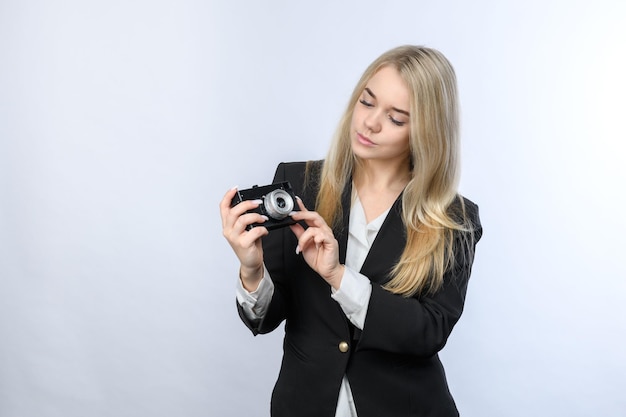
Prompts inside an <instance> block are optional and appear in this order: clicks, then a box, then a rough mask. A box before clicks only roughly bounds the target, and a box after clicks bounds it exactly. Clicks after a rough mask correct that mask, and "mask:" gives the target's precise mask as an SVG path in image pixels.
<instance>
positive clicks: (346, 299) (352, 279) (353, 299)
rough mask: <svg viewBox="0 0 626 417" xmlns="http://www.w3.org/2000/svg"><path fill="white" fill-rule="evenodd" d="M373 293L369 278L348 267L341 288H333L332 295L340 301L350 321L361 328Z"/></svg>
mask: <svg viewBox="0 0 626 417" xmlns="http://www.w3.org/2000/svg"><path fill="white" fill-rule="evenodd" d="M371 295H372V283H371V282H370V280H369V278H367V277H366V276H365V275H363V274H360V273H358V272H356V271H354V270H352V269H350V268H348V267H346V268H345V272H344V274H343V277H342V279H341V286H340V287H339V289H338V290H335V289H334V288H331V297H332V298H333V299H334V300H335V301H337V302H338V303H339V306H341V309H342V310H343V312H344V314H345V315H346V317H347V318H348V319H349V320H350V322H351V323H352V324H354V325H355V326H356V327H357V328H359V329H361V330H362V329H363V326H364V324H365V316H366V315H367V307H368V305H369V302H370V297H371Z"/></svg>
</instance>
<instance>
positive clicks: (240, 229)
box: [232, 213, 268, 235]
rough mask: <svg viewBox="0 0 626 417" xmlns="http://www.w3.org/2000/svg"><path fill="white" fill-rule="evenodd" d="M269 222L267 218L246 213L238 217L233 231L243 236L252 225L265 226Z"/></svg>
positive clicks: (257, 214)
mask: <svg viewBox="0 0 626 417" xmlns="http://www.w3.org/2000/svg"><path fill="white" fill-rule="evenodd" d="M267 220H268V217H267V216H264V215H262V214H259V213H245V214H242V215H241V216H239V217H237V219H236V220H235V223H233V226H232V230H233V232H234V233H235V234H238V235H239V234H242V233H244V232H246V231H247V228H248V226H250V225H251V224H255V223H256V224H263V223H265V222H266V221H267Z"/></svg>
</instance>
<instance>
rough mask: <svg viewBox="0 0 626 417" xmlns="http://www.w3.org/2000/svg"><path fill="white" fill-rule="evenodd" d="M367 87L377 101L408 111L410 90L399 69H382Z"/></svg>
mask: <svg viewBox="0 0 626 417" xmlns="http://www.w3.org/2000/svg"><path fill="white" fill-rule="evenodd" d="M365 86H366V88H369V89H370V90H371V91H372V93H374V95H375V96H376V99H377V100H379V101H384V102H387V103H388V104H390V105H393V106H395V107H400V108H403V109H407V110H408V107H409V99H410V94H409V88H408V86H407V84H406V83H405V82H404V80H403V79H402V77H401V76H400V73H399V72H398V70H397V69H395V68H393V67H390V66H385V67H382V68H381V69H379V70H378V71H376V73H375V74H374V75H373V76H372V78H370V79H369V81H368V82H367V83H366V84H365Z"/></svg>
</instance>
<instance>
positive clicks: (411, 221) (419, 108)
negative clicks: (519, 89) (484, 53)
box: [316, 45, 473, 297]
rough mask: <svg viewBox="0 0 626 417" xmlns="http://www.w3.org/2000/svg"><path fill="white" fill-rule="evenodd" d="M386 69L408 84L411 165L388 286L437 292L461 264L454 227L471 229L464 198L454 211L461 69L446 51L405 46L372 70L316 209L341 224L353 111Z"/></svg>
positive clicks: (338, 141) (341, 132)
mask: <svg viewBox="0 0 626 417" xmlns="http://www.w3.org/2000/svg"><path fill="white" fill-rule="evenodd" d="M383 67H392V68H395V69H396V70H397V71H398V73H399V74H400V76H401V77H402V79H403V80H404V81H405V83H406V85H407V86H408V88H409V92H410V107H409V113H410V115H411V116H410V134H409V144H410V152H411V155H410V157H411V168H412V170H411V179H410V181H409V183H408V185H407V186H406V188H405V190H404V192H403V194H402V219H403V222H404V225H405V227H406V238H407V239H406V245H405V248H404V251H403V253H402V255H401V257H400V259H399V261H398V262H397V264H396V265H395V266H394V268H393V270H392V271H390V273H391V280H390V281H389V282H388V283H387V284H386V285H385V288H386V289H387V290H389V291H391V292H393V293H396V294H401V295H404V296H407V297H408V296H413V295H415V294H425V293H433V292H435V291H436V290H437V289H439V288H440V287H441V285H442V283H443V275H444V272H445V271H446V270H447V269H448V268H449V267H451V266H452V264H453V263H454V260H455V259H454V257H455V253H454V252H455V251H454V250H453V249H454V248H453V244H454V238H455V233H454V232H455V231H469V230H470V229H471V226H470V225H469V224H468V221H467V220H466V219H465V214H464V211H465V210H464V206H463V199H462V198H460V197H459V199H460V202H461V213H450V212H449V211H450V210H449V207H450V205H451V204H452V202H453V200H454V199H455V198H457V184H458V174H459V117H458V104H457V92H456V76H455V73H454V69H453V68H452V65H450V63H449V62H448V60H447V59H446V58H445V57H444V56H443V55H442V54H441V53H440V52H439V51H436V50H434V49H430V48H425V47H420V46H411V45H407V46H400V47H397V48H394V49H391V50H390V51H387V52H385V53H384V54H383V55H381V56H380V57H378V59H376V60H375V61H374V62H373V63H372V64H370V66H369V67H368V68H367V69H366V70H365V72H364V73H363V75H362V76H361V79H360V80H359V82H358V83H357V85H356V87H355V88H354V91H353V93H352V96H351V97H350V101H349V102H348V106H347V109H346V111H345V112H344V114H343V116H342V118H341V120H340V122H339V126H338V128H337V131H336V133H335V136H334V138H333V142H332V144H331V147H330V150H329V152H328V155H327V157H326V160H325V163H324V166H323V168H322V172H321V181H320V189H319V192H318V195H317V202H316V210H317V211H318V212H319V213H320V214H321V215H322V217H324V219H325V220H326V221H327V222H328V224H331V225H333V227H341V221H342V220H341V218H342V216H341V212H342V207H341V196H342V193H343V189H344V187H345V186H346V184H347V182H348V181H349V180H350V178H351V176H352V174H353V172H354V170H355V168H357V167H358V166H359V160H358V158H357V157H356V156H355V155H354V153H353V152H352V148H351V143H350V126H351V121H352V113H353V110H354V107H355V105H356V103H357V101H358V99H359V98H360V95H361V94H362V92H363V90H364V89H365V87H366V84H367V83H368V81H369V80H370V79H371V78H372V76H373V75H374V74H376V72H377V71H379V70H380V69H381V68H383ZM462 235H464V236H465V235H468V233H463V234H462ZM469 235H471V233H469ZM472 247H473V246H472V245H468V248H469V249H471V248H472Z"/></svg>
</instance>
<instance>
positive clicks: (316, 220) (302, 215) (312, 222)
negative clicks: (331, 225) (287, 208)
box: [291, 210, 328, 228]
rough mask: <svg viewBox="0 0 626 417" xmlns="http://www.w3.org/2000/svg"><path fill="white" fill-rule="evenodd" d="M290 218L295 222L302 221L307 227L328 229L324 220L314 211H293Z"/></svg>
mask: <svg viewBox="0 0 626 417" xmlns="http://www.w3.org/2000/svg"><path fill="white" fill-rule="evenodd" d="M291 218H292V219H294V220H295V221H301V220H304V221H305V222H306V224H307V225H309V226H315V227H322V228H328V224H327V223H326V221H325V220H324V218H323V217H322V216H320V214H319V213H318V212H316V211H308V210H307V211H294V212H293V213H291Z"/></svg>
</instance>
